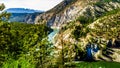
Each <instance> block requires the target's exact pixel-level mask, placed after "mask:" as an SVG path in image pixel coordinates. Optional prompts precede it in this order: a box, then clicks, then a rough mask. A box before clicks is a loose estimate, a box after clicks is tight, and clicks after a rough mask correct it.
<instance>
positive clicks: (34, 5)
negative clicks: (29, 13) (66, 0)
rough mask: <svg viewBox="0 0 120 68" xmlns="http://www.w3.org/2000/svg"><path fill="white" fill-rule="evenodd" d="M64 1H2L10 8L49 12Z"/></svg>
mask: <svg viewBox="0 0 120 68" xmlns="http://www.w3.org/2000/svg"><path fill="white" fill-rule="evenodd" d="M61 1H63V0H0V3H4V4H5V6H6V9H8V8H29V9H35V10H43V11H47V10H49V9H51V8H53V7H54V6H56V5H57V4H59V3H60V2H61Z"/></svg>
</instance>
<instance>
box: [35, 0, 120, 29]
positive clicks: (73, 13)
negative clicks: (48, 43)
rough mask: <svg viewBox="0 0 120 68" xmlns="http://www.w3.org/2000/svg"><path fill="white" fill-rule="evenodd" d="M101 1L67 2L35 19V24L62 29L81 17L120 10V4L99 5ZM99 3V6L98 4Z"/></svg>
mask: <svg viewBox="0 0 120 68" xmlns="http://www.w3.org/2000/svg"><path fill="white" fill-rule="evenodd" d="M99 2H102V1H101V0H65V1H63V2H61V3H60V4H59V5H57V6H55V7H54V8H53V9H51V10H49V11H48V12H45V13H43V14H41V15H39V16H37V17H36V19H35V24H41V23H46V24H47V25H48V26H56V27H58V26H59V27H61V26H62V25H63V24H66V23H68V22H70V21H73V20H76V19H77V18H78V17H80V16H84V17H87V18H94V19H96V17H98V16H100V15H102V14H103V13H105V12H108V11H111V10H114V9H116V8H120V3H119V2H112V1H111V2H107V3H102V4H99ZM97 3H98V4H97Z"/></svg>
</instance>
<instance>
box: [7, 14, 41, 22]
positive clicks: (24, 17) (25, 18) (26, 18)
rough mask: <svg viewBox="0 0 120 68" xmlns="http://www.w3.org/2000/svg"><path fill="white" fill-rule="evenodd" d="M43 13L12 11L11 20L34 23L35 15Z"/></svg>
mask: <svg viewBox="0 0 120 68" xmlns="http://www.w3.org/2000/svg"><path fill="white" fill-rule="evenodd" d="M40 14H41V13H11V17H10V19H9V21H10V22H22V23H29V24H34V20H35V17H36V16H37V15H40Z"/></svg>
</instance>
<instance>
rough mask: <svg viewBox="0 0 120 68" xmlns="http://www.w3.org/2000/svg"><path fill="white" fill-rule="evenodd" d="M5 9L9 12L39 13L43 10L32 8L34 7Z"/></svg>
mask: <svg viewBox="0 0 120 68" xmlns="http://www.w3.org/2000/svg"><path fill="white" fill-rule="evenodd" d="M5 11H7V12H9V13H36V12H37V13H41V12H44V11H41V10H34V9H28V8H9V9H6V10H5Z"/></svg>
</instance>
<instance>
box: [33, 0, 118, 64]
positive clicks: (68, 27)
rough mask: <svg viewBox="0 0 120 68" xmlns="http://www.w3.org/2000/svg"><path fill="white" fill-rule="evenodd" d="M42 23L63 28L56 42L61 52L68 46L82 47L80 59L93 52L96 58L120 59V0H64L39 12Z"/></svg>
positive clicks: (37, 21) (39, 22)
mask: <svg viewBox="0 0 120 68" xmlns="http://www.w3.org/2000/svg"><path fill="white" fill-rule="evenodd" d="M41 23H45V24H47V26H50V27H60V29H59V32H58V33H57V35H55V37H54V42H53V43H54V46H55V47H56V48H57V49H58V52H59V51H60V50H62V49H63V47H64V45H68V47H67V48H72V47H73V48H74V47H75V48H78V49H79V50H80V53H78V54H79V56H78V57H80V58H77V59H85V57H84V58H83V57H82V58H81V56H83V55H85V54H86V55H87V54H88V53H91V54H92V56H93V58H94V59H95V60H104V61H115V62H120V60H119V58H120V49H119V48H120V0H64V1H63V2H61V3H60V4H58V5H57V6H55V7H54V8H52V9H51V10H49V11H47V12H44V13H42V14H40V15H38V16H37V17H36V19H35V24H41ZM65 47H66V46H65ZM87 48H88V49H90V50H92V51H91V52H90V51H88V50H87ZM95 48H98V49H97V50H96V49H95ZM56 51H57V50H56Z"/></svg>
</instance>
